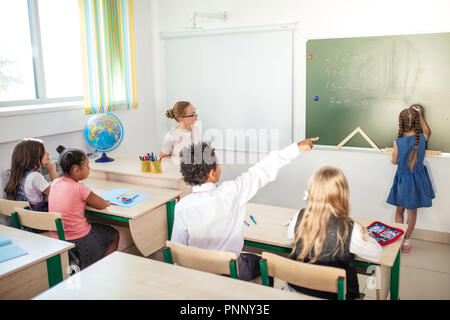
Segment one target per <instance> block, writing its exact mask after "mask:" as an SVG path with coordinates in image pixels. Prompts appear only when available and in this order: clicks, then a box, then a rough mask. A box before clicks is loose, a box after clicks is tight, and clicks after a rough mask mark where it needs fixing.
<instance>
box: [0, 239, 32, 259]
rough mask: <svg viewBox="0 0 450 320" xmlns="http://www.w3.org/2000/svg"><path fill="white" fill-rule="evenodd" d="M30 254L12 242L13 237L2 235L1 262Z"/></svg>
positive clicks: (0, 242) (0, 244) (0, 240)
mask: <svg viewBox="0 0 450 320" xmlns="http://www.w3.org/2000/svg"><path fill="white" fill-rule="evenodd" d="M26 254H28V252H26V251H25V250H23V249H22V248H21V247H19V246H18V245H15V244H13V243H12V241H11V239H10V238H8V237H5V236H0V262H3V261H7V260H11V259H14V258H17V257H21V256H24V255H26Z"/></svg>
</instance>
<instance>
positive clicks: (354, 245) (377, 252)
mask: <svg viewBox="0 0 450 320" xmlns="http://www.w3.org/2000/svg"><path fill="white" fill-rule="evenodd" d="M299 213H300V212H299ZM299 213H297V214H296V215H295V216H294V218H293V219H292V221H291V223H290V224H289V228H288V233H287V238H288V242H289V243H290V244H293V243H294V241H295V224H296V223H297V218H298V215H299ZM361 231H362V230H361V226H360V225H359V224H358V223H356V222H354V223H353V231H352V234H351V238H350V252H351V253H353V254H354V255H356V256H358V257H360V258H362V259H365V260H369V261H373V262H378V261H380V259H381V252H382V251H383V250H382V248H381V246H380V244H379V243H378V242H377V241H376V240H375V239H373V238H371V237H370V236H369V235H366V240H364V239H363V237H362V235H361Z"/></svg>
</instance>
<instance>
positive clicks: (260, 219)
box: [244, 203, 408, 267]
mask: <svg viewBox="0 0 450 320" xmlns="http://www.w3.org/2000/svg"><path fill="white" fill-rule="evenodd" d="M299 211H300V209H292V208H282V207H275V206H268V205H262V204H256V203H247V217H246V221H247V222H248V223H249V224H250V227H247V226H245V225H244V238H245V240H249V241H254V242H260V243H264V244H269V245H275V246H280V247H285V248H292V245H291V244H289V243H288V241H287V229H288V227H287V226H285V225H284V224H283V223H284V222H287V221H289V220H290V219H291V218H292V217H293V216H294V215H295V214H296V213H297V212H299ZM249 214H251V215H252V216H253V217H254V218H255V220H256V222H257V224H256V225H255V224H254V223H253V221H251V220H250V218H249ZM352 218H353V220H355V221H356V222H358V223H359V224H360V225H361V226H363V227H367V226H368V225H370V224H371V223H372V222H373V221H371V220H367V219H360V218H355V217H352ZM380 222H383V223H385V224H388V225H390V226H393V227H396V228H400V229H402V230H403V231H405V232H406V230H407V228H408V225H407V224H402V223H395V222H391V221H380ZM402 239H403V236H402V237H401V238H400V239H398V240H397V241H395V242H394V243H391V244H389V245H385V246H383V254H382V256H381V260H380V261H379V262H377V263H378V264H380V265H385V266H388V267H392V266H393V264H394V262H395V258H396V257H397V253H398V251H399V249H400V245H401V243H402ZM357 260H360V261H366V260H362V259H359V258H357Z"/></svg>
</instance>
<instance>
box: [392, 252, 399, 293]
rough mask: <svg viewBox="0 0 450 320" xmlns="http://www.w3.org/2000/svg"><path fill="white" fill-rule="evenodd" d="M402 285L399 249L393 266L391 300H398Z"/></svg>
mask: <svg viewBox="0 0 450 320" xmlns="http://www.w3.org/2000/svg"><path fill="white" fill-rule="evenodd" d="M399 287H400V250H398V253H397V257H396V258H395V262H394V265H393V266H392V268H391V300H398V299H399V298H398V292H399Z"/></svg>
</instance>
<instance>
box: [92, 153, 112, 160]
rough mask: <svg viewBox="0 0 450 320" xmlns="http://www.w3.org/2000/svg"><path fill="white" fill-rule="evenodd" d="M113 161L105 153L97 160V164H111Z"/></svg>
mask: <svg viewBox="0 0 450 320" xmlns="http://www.w3.org/2000/svg"><path fill="white" fill-rule="evenodd" d="M111 161H114V159H113V158H110V157H108V156H107V155H106V153H105V152H103V153H102V156H101V157H100V158H98V159H97V160H95V162H111Z"/></svg>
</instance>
